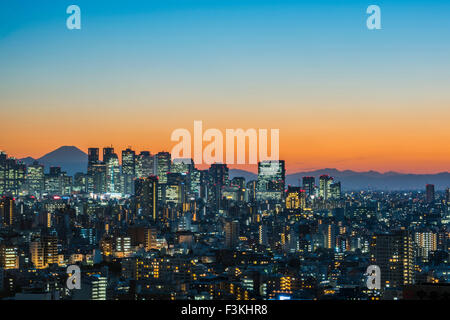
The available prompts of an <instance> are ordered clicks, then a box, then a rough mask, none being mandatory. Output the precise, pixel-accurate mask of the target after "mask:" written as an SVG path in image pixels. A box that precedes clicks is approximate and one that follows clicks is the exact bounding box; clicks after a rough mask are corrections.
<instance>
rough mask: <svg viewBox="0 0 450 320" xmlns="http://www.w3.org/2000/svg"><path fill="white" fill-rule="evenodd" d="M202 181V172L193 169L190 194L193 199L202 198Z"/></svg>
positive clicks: (190, 178) (190, 179)
mask: <svg viewBox="0 0 450 320" xmlns="http://www.w3.org/2000/svg"><path fill="white" fill-rule="evenodd" d="M200 179H201V172H200V170H197V169H196V168H193V169H192V172H191V174H190V177H189V194H190V195H191V196H192V197H193V198H198V197H200V189H201V182H200Z"/></svg>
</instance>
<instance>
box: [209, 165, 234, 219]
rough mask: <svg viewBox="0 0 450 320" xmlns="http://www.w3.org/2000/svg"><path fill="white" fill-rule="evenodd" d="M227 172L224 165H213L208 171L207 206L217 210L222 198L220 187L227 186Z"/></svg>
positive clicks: (226, 167)
mask: <svg viewBox="0 0 450 320" xmlns="http://www.w3.org/2000/svg"><path fill="white" fill-rule="evenodd" d="M228 177H229V170H228V166H227V165H226V164H224V163H214V164H212V165H211V167H210V168H209V170H208V183H207V188H208V190H207V198H208V204H209V205H210V206H211V207H212V208H214V209H216V210H218V209H220V200H221V197H222V187H223V186H227V185H228V184H229V179H228Z"/></svg>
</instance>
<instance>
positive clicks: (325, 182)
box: [319, 174, 333, 200]
mask: <svg viewBox="0 0 450 320" xmlns="http://www.w3.org/2000/svg"><path fill="white" fill-rule="evenodd" d="M332 183H333V177H330V176H329V175H326V174H324V175H321V176H320V178H319V197H321V198H322V199H323V200H328V199H329V198H330V197H331V184H332Z"/></svg>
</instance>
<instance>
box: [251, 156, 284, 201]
mask: <svg viewBox="0 0 450 320" xmlns="http://www.w3.org/2000/svg"><path fill="white" fill-rule="evenodd" d="M285 180H286V169H285V163H284V160H279V161H262V162H258V182H257V190H256V191H257V192H256V198H257V200H263V201H264V200H275V201H278V202H279V201H281V200H282V199H283V193H284V186H285Z"/></svg>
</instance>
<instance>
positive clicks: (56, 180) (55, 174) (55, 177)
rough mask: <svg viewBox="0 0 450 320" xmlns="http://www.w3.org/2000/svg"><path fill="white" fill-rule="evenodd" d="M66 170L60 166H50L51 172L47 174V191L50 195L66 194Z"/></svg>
mask: <svg viewBox="0 0 450 320" xmlns="http://www.w3.org/2000/svg"><path fill="white" fill-rule="evenodd" d="M65 182H66V181H65V172H62V171H61V168H60V167H50V172H49V173H48V174H45V192H47V193H48V194H50V195H62V194H64V191H65V190H64V186H65Z"/></svg>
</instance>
